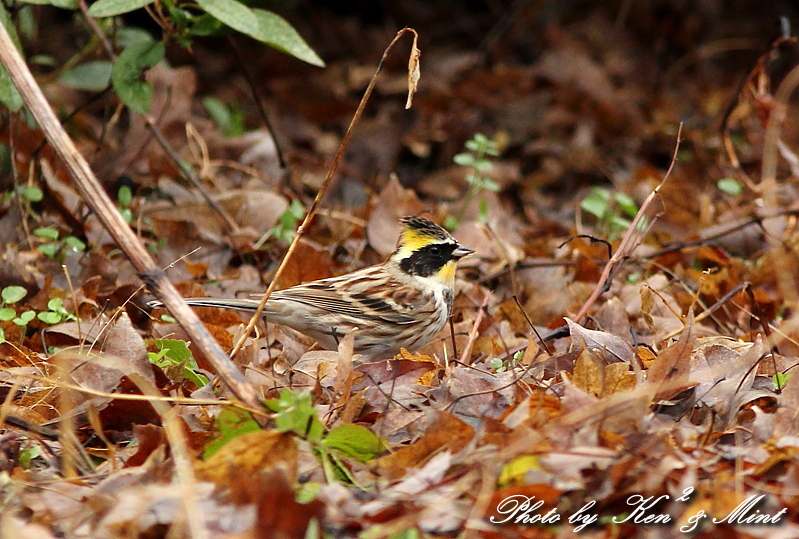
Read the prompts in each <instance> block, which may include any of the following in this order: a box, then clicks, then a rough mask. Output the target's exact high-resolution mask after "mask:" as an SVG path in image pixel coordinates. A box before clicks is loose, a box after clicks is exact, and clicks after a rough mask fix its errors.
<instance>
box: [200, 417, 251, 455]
mask: <svg viewBox="0 0 799 539" xmlns="http://www.w3.org/2000/svg"><path fill="white" fill-rule="evenodd" d="M214 426H215V427H216V429H217V430H218V431H219V437H218V438H215V439H214V440H212V441H210V442H208V444H207V445H206V446H205V450H204V451H203V458H204V459H207V458H209V457H211V456H212V455H213V454H214V453H216V452H217V451H219V450H220V449H221V448H222V446H223V445H225V444H226V443H228V442H229V441H230V440H232V439H233V438H236V437H237V436H241V435H242V434H245V433H247V432H254V431H257V430H261V427H260V425H258V423H257V422H256V421H255V419H253V418H252V416H251V415H250V413H249V412H245V411H244V410H239V409H238V408H233V407H227V408H224V409H223V410H222V411H221V412H220V413H219V415H218V416H217V418H216V421H215V423H214Z"/></svg>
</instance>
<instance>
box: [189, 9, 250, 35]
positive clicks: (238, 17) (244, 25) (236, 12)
mask: <svg viewBox="0 0 799 539" xmlns="http://www.w3.org/2000/svg"><path fill="white" fill-rule="evenodd" d="M197 5H198V6H200V9H202V10H203V11H205V12H206V13H208V14H209V15H213V16H214V17H216V18H217V19H219V20H220V21H222V22H223V23H225V24H227V25H228V26H230V27H231V28H233V29H234V30H238V31H239V32H241V33H242V34H247V35H248V36H252V37H255V34H257V33H258V28H259V24H258V19H256V18H255V13H253V11H252V10H251V9H250V8H248V7H247V6H245V5H244V4H242V3H241V2H238V1H237V0H197ZM256 39H257V38H256Z"/></svg>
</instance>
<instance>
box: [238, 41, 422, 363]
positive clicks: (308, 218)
mask: <svg viewBox="0 0 799 539" xmlns="http://www.w3.org/2000/svg"><path fill="white" fill-rule="evenodd" d="M406 32H411V33H413V35H414V37H416V36H417V34H416V30H414V29H413V28H403V29H402V30H400V31H399V32H397V35H396V36H394V39H393V40H391V43H389V44H388V47H386V50H385V51H383V57H382V58H381V59H380V63H379V64H377V69H376V70H375V74H374V75H372V80H370V81H369V86H367V87H366V91H365V92H364V93H363V97H362V98H361V102H360V103H358V108H357V109H356V110H355V114H354V115H353V117H352V121H351V122H350V125H349V127H348V128H347V132H346V133H344V138H343V139H341V144H340V145H339V147H338V152H336V155H335V157H334V158H333V163H332V164H331V165H330V170H328V171H327V176H326V177H325V181H324V182H323V183H322V187H320V188H319V192H318V193H316V198H314V201H313V203H312V204H311V208H310V209H309V210H308V213H307V214H306V215H305V219H303V221H302V224H301V225H300V227H299V228H298V229H297V235H296V236H294V240H293V241H292V242H291V245H289V249H288V251H286V256H284V257H283V260H282V261H281V262H280V266H278V268H277V271H276V272H275V276H274V277H273V278H272V282H271V283H269V286H268V287H267V289H266V292H264V296H263V297H262V298H261V303H259V304H258V308H257V309H256V310H255V314H253V315H252V318H250V321H249V323H248V324H247V327H246V328H244V333H242V334H241V337H239V340H238V341H237V342H236V345H235V346H234V347H233V350H232V351H231V352H230V357H233V356H235V355H236V354H237V353H238V351H239V350H241V347H242V345H243V344H244V341H245V340H246V339H247V337H248V336H249V335H250V333H251V332H252V328H254V327H255V324H256V323H258V320H259V319H260V318H261V313H262V312H263V310H264V307H266V302H267V301H269V296H270V295H271V294H272V291H273V290H274V289H275V285H276V284H277V282H278V280H279V279H280V275H281V274H282V273H283V270H284V269H285V267H286V265H287V263H288V261H289V259H290V258H291V255H292V254H294V250H295V249H296V248H297V243H298V242H299V241H300V238H301V237H302V235H303V233H305V230H306V229H307V228H308V225H310V224H311V221H312V220H313V218H314V216H315V215H316V211H317V209H318V208H319V203H320V202H321V201H322V198H323V197H324V196H325V193H326V192H327V190H328V188H329V187H330V184H331V183H332V181H333V174H334V173H335V172H336V169H337V168H338V164H339V162H340V161H341V158H342V157H343V156H344V150H345V149H346V148H347V145H348V144H349V142H350V138H352V132H353V131H354V130H355V126H356V125H357V123H358V120H360V118H361V114H363V109H364V108H365V107H366V103H367V101H369V96H371V95H372V90H374V87H375V83H376V82H377V75H378V74H379V73H380V71H381V70H382V69H383V63H384V62H385V61H386V57H388V53H389V52H391V49H392V48H394V44H396V43H397V41H399V38H401V37H402V36H403V35H404V34H405V33H406ZM414 50H416V41H415V40H414ZM417 65H418V57H417Z"/></svg>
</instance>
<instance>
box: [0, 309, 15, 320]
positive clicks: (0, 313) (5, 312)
mask: <svg viewBox="0 0 799 539" xmlns="http://www.w3.org/2000/svg"><path fill="white" fill-rule="evenodd" d="M16 316H17V311H15V310H14V309H12V308H11V307H0V322H8V321H9V320H13V319H14V318H16Z"/></svg>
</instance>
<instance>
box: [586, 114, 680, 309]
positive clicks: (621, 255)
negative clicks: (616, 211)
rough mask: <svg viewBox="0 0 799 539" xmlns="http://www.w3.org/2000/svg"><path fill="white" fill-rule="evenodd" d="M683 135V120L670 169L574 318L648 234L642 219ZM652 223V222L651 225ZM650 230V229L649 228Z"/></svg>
mask: <svg viewBox="0 0 799 539" xmlns="http://www.w3.org/2000/svg"><path fill="white" fill-rule="evenodd" d="M681 135H682V122H681V123H680V127H679V128H678V129H677V142H676V144H675V145H674V153H673V154H672V156H671V163H670V164H669V169H668V170H667V171H666V174H665V175H664V176H663V179H662V180H660V183H659V184H658V186H657V187H655V188H654V189H653V190H652V192H651V193H649V196H647V197H646V200H644V203H643V204H641V208H640V209H639V210H638V213H637V214H635V219H633V222H632V223H631V224H630V226H629V227H628V228H627V232H625V233H624V237H623V238H622V239H621V243H619V247H618V249H616V252H615V253H613V256H611V257H610V260H608V262H607V263H606V264H605V267H604V268H603V269H602V275H601V276H600V278H599V282H598V283H597V285H596V287H595V288H594V291H593V292H592V293H591V296H590V297H589V298H588V299H587V300H586V302H585V303H584V304H583V306H582V307H580V310H579V311H578V312H577V314H576V315H575V316H574V320H575V321H577V322H578V323H579V321H580V320H582V318H583V317H584V316H585V315H586V313H588V310H589V309H590V308H591V306H592V305H593V304H594V302H596V300H597V299H599V296H600V295H601V294H602V291H603V290H604V288H605V285H606V284H608V283H609V282H610V280H611V279H612V278H613V276H614V275H615V274H616V272H617V271H618V270H619V269H620V268H621V265H622V263H623V262H624V260H625V259H626V258H627V257H629V256H631V255H632V253H633V251H634V250H635V248H636V247H638V244H639V243H640V242H641V240H642V239H643V238H644V236H645V235H646V231H643V233H639V228H640V226H639V225H640V224H641V221H642V220H643V218H644V215H645V214H646V212H647V210H649V206H650V205H651V204H652V201H653V200H655V197H656V196H657V195H658V193H659V192H660V189H661V188H662V187H663V184H665V183H666V180H667V179H668V178H669V176H670V175H671V171H672V170H673V169H674V163H676V162H677V150H679V149H680V140H681ZM651 225H652V223H650V226H651ZM647 230H648V229H647Z"/></svg>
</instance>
